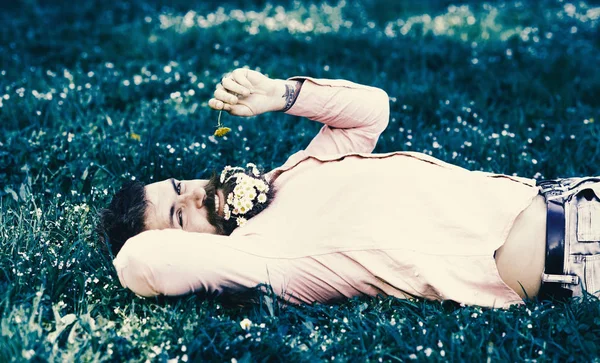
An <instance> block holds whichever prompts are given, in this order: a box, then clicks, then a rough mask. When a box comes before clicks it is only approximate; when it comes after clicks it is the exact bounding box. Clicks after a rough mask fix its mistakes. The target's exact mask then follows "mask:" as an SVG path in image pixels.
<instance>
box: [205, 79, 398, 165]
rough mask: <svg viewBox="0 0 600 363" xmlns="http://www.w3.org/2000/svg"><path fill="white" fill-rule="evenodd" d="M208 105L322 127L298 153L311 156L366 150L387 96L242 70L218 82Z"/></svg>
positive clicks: (379, 126) (379, 128)
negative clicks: (307, 121)
mask: <svg viewBox="0 0 600 363" xmlns="http://www.w3.org/2000/svg"><path fill="white" fill-rule="evenodd" d="M208 104H209V106H210V107H212V108H213V109H216V110H221V109H222V110H225V111H227V112H229V113H231V114H232V115H238V116H254V115H259V114H261V113H264V112H269V111H285V112H286V113H287V114H291V115H296V116H302V117H307V118H309V119H311V120H313V121H317V122H320V123H323V124H324V126H323V128H321V130H320V131H319V133H318V134H317V136H315V138H314V139H313V140H312V141H311V143H310V144H309V146H308V147H307V148H306V150H304V152H305V153H306V154H307V155H312V156H319V155H329V154H345V153H370V152H372V151H373V149H374V148H375V145H376V143H377V139H378V138H379V135H380V134H381V132H383V130H384V129H385V128H386V126H387V124H388V119H389V113H390V109H389V99H388V96H387V94H386V93H385V91H383V90H381V89H378V88H375V87H369V86H363V85H359V84H356V83H353V82H350V81H344V80H329V79H314V78H310V77H292V78H290V79H288V80H280V79H270V78H268V77H266V76H264V75H263V74H261V73H259V72H256V71H252V70H248V69H236V70H235V71H233V72H232V73H231V75H229V76H227V77H225V78H223V80H222V82H221V84H219V85H217V89H216V90H215V93H214V98H212V99H211V100H210V101H209V103H208Z"/></svg>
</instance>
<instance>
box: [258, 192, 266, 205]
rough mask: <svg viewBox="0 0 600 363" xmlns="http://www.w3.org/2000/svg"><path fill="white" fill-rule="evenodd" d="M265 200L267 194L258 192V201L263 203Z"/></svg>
mask: <svg viewBox="0 0 600 363" xmlns="http://www.w3.org/2000/svg"><path fill="white" fill-rule="evenodd" d="M266 201H267V196H266V195H265V193H260V195H259V196H258V202H259V203H264V202H266Z"/></svg>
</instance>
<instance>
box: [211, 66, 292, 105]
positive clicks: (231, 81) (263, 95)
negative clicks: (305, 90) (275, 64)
mask: <svg viewBox="0 0 600 363" xmlns="http://www.w3.org/2000/svg"><path fill="white" fill-rule="evenodd" d="M286 83H287V84H288V86H290V85H291V86H295V83H296V82H295V81H284V80H281V79H270V78H269V77H267V76H265V75H264V74H262V73H260V72H257V71H253V70H250V69H245V68H238V69H236V70H234V71H233V72H231V73H230V74H229V75H227V76H225V77H224V78H223V79H222V80H221V83H219V84H218V85H217V87H216V90H215V92H214V98H211V99H210V100H209V101H208V105H209V106H210V107H211V108H213V109H215V110H224V111H227V112H229V113H230V114H232V115H235V116H256V115H260V114H261V113H265V112H270V111H280V110H282V109H283V108H284V107H285V106H286V97H285V95H286Z"/></svg>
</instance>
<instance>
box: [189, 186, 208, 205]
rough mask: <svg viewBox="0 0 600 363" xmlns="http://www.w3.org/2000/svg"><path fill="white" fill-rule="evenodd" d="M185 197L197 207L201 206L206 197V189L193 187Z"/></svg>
mask: <svg viewBox="0 0 600 363" xmlns="http://www.w3.org/2000/svg"><path fill="white" fill-rule="evenodd" d="M185 197H186V199H187V202H188V203H193V204H192V205H193V206H194V207H196V208H198V209H200V208H202V206H203V205H204V198H206V191H205V190H204V188H194V189H192V190H190V191H189V193H186V196H185Z"/></svg>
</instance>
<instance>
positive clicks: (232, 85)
mask: <svg viewBox="0 0 600 363" xmlns="http://www.w3.org/2000/svg"><path fill="white" fill-rule="evenodd" d="M221 84H222V85H223V87H224V88H225V90H226V91H227V92H230V93H237V94H239V95H243V96H247V95H249V94H250V90H249V89H248V88H246V87H244V86H242V85H241V84H239V83H237V82H236V81H235V80H234V79H233V78H231V77H225V78H223V79H222V80H221Z"/></svg>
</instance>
